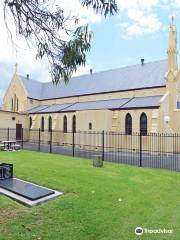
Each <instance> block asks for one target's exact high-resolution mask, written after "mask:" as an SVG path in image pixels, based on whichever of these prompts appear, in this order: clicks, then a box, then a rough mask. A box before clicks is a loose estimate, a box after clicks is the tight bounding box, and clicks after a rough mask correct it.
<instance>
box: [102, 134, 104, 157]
mask: <svg viewBox="0 0 180 240" xmlns="http://www.w3.org/2000/svg"><path fill="white" fill-rule="evenodd" d="M102 161H104V131H102Z"/></svg>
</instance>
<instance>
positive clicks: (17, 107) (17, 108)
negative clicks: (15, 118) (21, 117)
mask: <svg viewBox="0 0 180 240" xmlns="http://www.w3.org/2000/svg"><path fill="white" fill-rule="evenodd" d="M16 105H17V106H16V110H17V112H18V111H19V99H18V98H17V103H16Z"/></svg>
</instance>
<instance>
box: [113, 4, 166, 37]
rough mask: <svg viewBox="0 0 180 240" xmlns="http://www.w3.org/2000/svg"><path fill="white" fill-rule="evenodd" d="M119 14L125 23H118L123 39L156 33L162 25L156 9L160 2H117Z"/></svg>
mask: <svg viewBox="0 0 180 240" xmlns="http://www.w3.org/2000/svg"><path fill="white" fill-rule="evenodd" d="M117 2H118V6H119V9H120V14H123V15H124V19H126V20H125V22H121V23H120V27H121V29H122V30H123V36H124V37H125V38H132V37H138V36H142V35H144V34H147V33H154V32H156V31H158V30H159V29H160V28H161V26H162V24H161V21H160V18H159V16H158V14H157V13H156V11H155V10H156V8H158V6H159V5H160V2H161V1H160V0H132V1H123V0H117Z"/></svg>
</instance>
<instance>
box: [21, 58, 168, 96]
mask: <svg viewBox="0 0 180 240" xmlns="http://www.w3.org/2000/svg"><path fill="white" fill-rule="evenodd" d="M166 71H167V60H161V61H156V62H150V63H145V64H144V65H143V66H142V65H141V64H139V65H133V66H128V67H121V68H118V69H113V70H109V71H104V72H99V73H93V74H87V75H82V76H79V77H73V78H71V79H70V80H69V83H68V84H67V85H66V84H65V83H64V82H63V81H61V83H60V84H59V85H57V86H56V85H54V84H53V83H52V82H48V83H41V82H38V81H34V80H32V79H27V78H25V77H22V76H20V79H21V80H22V82H23V85H24V86H25V88H26V89H27V91H28V96H29V97H31V98H35V99H39V100H43V99H51V98H60V97H61V98H62V97H69V96H81V95H86V94H95V93H102V92H113V91H123V90H130V89H137V88H148V87H157V86H165V80H164V75H165V73H166Z"/></svg>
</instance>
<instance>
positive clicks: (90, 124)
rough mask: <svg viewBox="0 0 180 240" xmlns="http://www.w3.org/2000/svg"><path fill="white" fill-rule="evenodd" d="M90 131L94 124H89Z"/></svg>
mask: <svg viewBox="0 0 180 240" xmlns="http://www.w3.org/2000/svg"><path fill="white" fill-rule="evenodd" d="M89 130H92V123H91V122H90V123H89Z"/></svg>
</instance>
